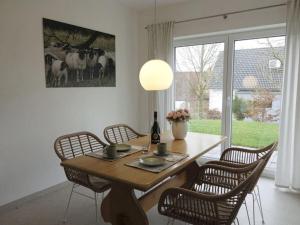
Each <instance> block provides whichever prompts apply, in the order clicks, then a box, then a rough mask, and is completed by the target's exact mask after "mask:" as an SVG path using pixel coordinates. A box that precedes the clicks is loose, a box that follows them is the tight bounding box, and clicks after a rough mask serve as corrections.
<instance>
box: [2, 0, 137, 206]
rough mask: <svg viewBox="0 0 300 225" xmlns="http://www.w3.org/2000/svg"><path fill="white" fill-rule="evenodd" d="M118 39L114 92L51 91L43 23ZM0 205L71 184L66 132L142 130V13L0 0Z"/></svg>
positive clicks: (93, 0) (71, 2)
mask: <svg viewBox="0 0 300 225" xmlns="http://www.w3.org/2000/svg"><path fill="white" fill-rule="evenodd" d="M43 17H45V18H49V19H54V20H58V21H63V22H67V23H71V24H74V25H78V26H82V27H86V28H91V29H94V30H98V31H103V32H108V33H111V34H115V35H116V58H117V61H116V66H117V68H116V70H117V87H116V88H60V89H47V88H45V76H44V61H43V36H42V34H43V33H42V18H43ZM0 32H1V34H0V78H1V81H0V205H3V204H5V203H8V202H10V201H13V200H16V199H19V198H21V197H23V196H26V195H29V194H31V193H34V192H36V191H39V190H42V189H45V188H48V187H50V186H52V185H55V184H57V183H60V182H62V181H64V180H65V176H64V173H63V170H62V168H61V167H60V166H59V161H58V159H57V157H56V155H55V154H54V150H53V142H54V140H55V138H56V137H58V136H59V135H61V134H65V133H69V132H74V131H80V130H88V131H92V132H94V133H96V134H97V135H101V136H102V129H103V128H104V127H105V126H106V125H109V124H112V123H118V122H125V123H128V124H130V125H131V126H133V127H137V126H138V121H137V119H136V118H137V117H138V114H137V110H138V104H137V102H138V98H137V92H138V89H137V86H138V75H137V74H138V71H137V68H138V67H137V44H136V43H137V34H138V24H137V13H136V12H135V11H132V10H131V9H128V8H125V7H124V6H123V5H120V4H119V3H117V1H111V0H85V1H82V0H51V1H50V0H43V1H42V0H26V1H22V0H19V1H18V0H1V1H0Z"/></svg>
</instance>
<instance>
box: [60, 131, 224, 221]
mask: <svg viewBox="0 0 300 225" xmlns="http://www.w3.org/2000/svg"><path fill="white" fill-rule="evenodd" d="M226 139H227V138H226V137H225V136H221V135H212V134H203V133H194V132H188V133H187V136H186V138H185V139H183V140H175V139H174V137H173V136H172V133H170V132H166V133H163V134H162V135H161V142H164V143H167V150H168V151H169V152H171V153H172V152H173V153H176V154H177V153H179V154H185V155H186V157H185V158H183V159H182V160H180V161H178V162H176V163H175V164H173V165H171V166H170V167H168V168H166V169H164V170H162V171H161V172H158V173H154V172H150V171H147V170H143V169H139V168H135V167H132V166H128V163H130V162H132V161H133V160H136V159H139V158H141V157H143V156H145V154H146V155H149V154H151V153H152V152H153V151H154V150H156V149H157V147H156V145H150V147H149V148H148V151H147V152H146V153H145V151H138V152H136V153H134V154H130V155H128V156H126V157H123V158H119V159H117V160H113V161H108V160H103V159H98V158H94V157H90V156H86V155H84V156H79V157H76V158H73V159H68V160H65V161H63V162H62V163H61V165H62V166H63V167H65V168H71V169H74V170H78V171H81V172H84V173H87V174H89V175H92V176H95V177H99V178H103V179H106V180H108V181H110V183H111V189H110V191H109V193H108V194H107V195H106V196H105V198H104V199H103V201H102V203H101V214H102V218H103V220H104V221H105V222H109V223H111V224H113V225H148V224H149V220H148V218H147V214H146V213H147V211H148V210H150V209H151V208H152V207H154V206H155V205H157V203H158V201H159V198H160V196H161V194H162V193H163V192H164V191H165V190H166V189H168V188H171V187H184V185H188V184H189V182H192V180H193V179H194V178H195V176H197V171H198V168H199V165H198V163H197V161H196V160H197V159H198V158H199V157H201V156H203V155H204V154H205V153H207V152H209V151H210V150H212V149H214V148H215V147H217V146H219V145H220V144H222V143H224V142H225V140H226ZM148 143H149V135H148V136H144V137H140V138H137V139H132V140H130V141H128V142H127V144H129V145H132V146H145V145H147V144H148ZM135 190H140V191H141V192H142V193H144V194H143V195H142V196H139V197H138V196H137V194H136V192H135Z"/></svg>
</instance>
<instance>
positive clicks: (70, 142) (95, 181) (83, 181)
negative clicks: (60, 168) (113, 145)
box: [54, 131, 110, 220]
mask: <svg viewBox="0 0 300 225" xmlns="http://www.w3.org/2000/svg"><path fill="white" fill-rule="evenodd" d="M105 146H106V144H105V143H103V142H102V141H101V140H100V139H99V138H98V137H97V136H96V135H94V134H92V133H90V132H85V131H84V132H78V133H72V134H67V135H63V136H61V137H58V138H57V139H56V140H55V142H54V149H55V152H56V154H57V156H58V157H59V158H60V159H61V161H64V160H67V159H72V158H75V157H78V156H82V155H85V154H87V153H90V152H95V151H102V150H103V148H104V147H105ZM64 170H65V174H66V176H67V179H68V180H69V181H71V182H72V183H73V187H72V191H71V193H70V196H69V199H68V205H67V208H66V212H65V220H66V216H67V212H68V209H69V204H70V200H71V197H72V194H73V192H74V193H78V192H76V191H75V190H74V189H75V188H76V187H77V186H78V185H81V186H84V187H86V188H89V189H91V190H92V191H93V192H94V200H95V205H96V219H97V217H98V216H97V212H98V209H97V193H104V191H106V190H108V189H109V188H110V183H109V182H108V181H107V180H104V179H102V178H98V177H94V176H90V175H88V174H86V173H83V172H80V171H78V170H73V169H70V168H65V169H64ZM78 194H80V193H78Z"/></svg>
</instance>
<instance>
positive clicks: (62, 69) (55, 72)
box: [51, 59, 68, 87]
mask: <svg viewBox="0 0 300 225" xmlns="http://www.w3.org/2000/svg"><path fill="white" fill-rule="evenodd" d="M67 68H68V66H67V64H66V63H65V62H63V61H61V60H59V59H57V60H55V61H53V63H52V66H51V73H52V76H53V86H54V87H59V86H61V85H62V84H61V81H62V79H63V81H64V82H63V85H66V84H67V82H68V69H67Z"/></svg>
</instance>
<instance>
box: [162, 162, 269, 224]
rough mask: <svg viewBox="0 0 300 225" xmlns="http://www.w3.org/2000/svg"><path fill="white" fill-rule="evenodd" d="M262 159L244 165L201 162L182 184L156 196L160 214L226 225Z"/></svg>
mask: <svg viewBox="0 0 300 225" xmlns="http://www.w3.org/2000/svg"><path fill="white" fill-rule="evenodd" d="M262 164H263V162H258V163H254V164H252V165H250V166H247V167H244V168H239V169H236V168H232V167H224V166H220V165H209V164H207V165H204V166H201V167H200V169H199V172H198V176H197V177H196V178H195V180H194V181H193V182H192V183H191V184H189V185H187V186H184V188H170V189H167V190H166V191H165V192H163V194H162V195H161V197H160V200H159V203H158V211H159V213H160V214H162V215H165V216H168V217H171V218H173V219H178V220H181V221H184V222H187V223H190V224H195V225H196V224H197V225H230V224H232V223H233V222H234V221H235V219H236V216H237V213H238V211H239V209H240V207H241V205H242V203H243V202H244V200H245V198H246V196H247V193H248V191H249V189H250V188H251V187H252V186H253V185H254V183H255V182H256V180H257V176H259V172H260V170H261V167H262V166H263V165H262Z"/></svg>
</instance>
